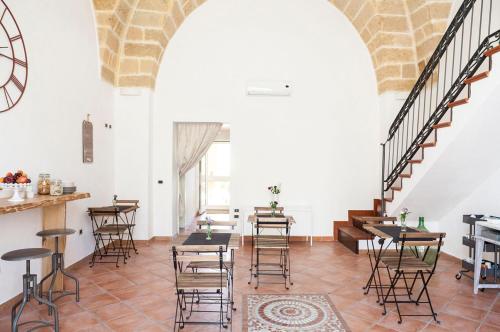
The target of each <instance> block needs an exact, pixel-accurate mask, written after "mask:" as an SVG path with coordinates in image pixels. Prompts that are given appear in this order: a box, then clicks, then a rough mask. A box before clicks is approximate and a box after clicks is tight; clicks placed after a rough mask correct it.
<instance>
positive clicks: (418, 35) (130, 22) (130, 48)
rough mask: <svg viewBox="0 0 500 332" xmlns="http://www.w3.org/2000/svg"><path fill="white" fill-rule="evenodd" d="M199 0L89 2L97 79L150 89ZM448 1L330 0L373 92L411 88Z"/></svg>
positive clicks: (443, 26)
mask: <svg viewBox="0 0 500 332" xmlns="http://www.w3.org/2000/svg"><path fill="white" fill-rule="evenodd" d="M205 1H206V0H93V4H94V10H95V15H96V22H97V29H98V36H99V47H100V57H101V76H102V78H103V79H104V80H106V81H108V82H110V83H111V84H113V85H114V86H120V87H149V88H152V89H154V86H155V80H156V76H157V74H158V69H159V65H160V63H161V59H162V56H163V54H164V51H165V48H166V47H167V45H168V42H169V40H170V39H171V38H172V37H173V35H174V34H175V31H176V30H177V29H178V27H179V26H180V25H181V24H182V22H183V21H184V19H185V18H186V17H187V16H188V15H189V14H191V13H192V12H193V11H194V10H195V9H196V8H197V7H198V6H200V5H202V4H203V3H204V2H205ZM208 1H210V0H208ZM452 1H453V0H330V2H331V3H332V4H333V5H334V6H336V7H337V8H338V9H339V10H340V11H342V12H343V13H344V14H345V15H346V17H347V18H348V19H349V20H350V21H351V23H352V24H353V26H354V27H355V28H356V30H357V31H358V32H359V34H360V36H361V38H362V39H363V41H364V42H365V44H366V46H367V48H368V50H369V52H370V55H371V58H372V62H373V67H374V69H375V72H376V76H377V83H378V90H379V93H383V92H386V91H408V90H410V89H411V87H412V86H413V84H414V82H415V80H416V78H417V76H418V74H419V72H420V70H421V69H422V68H423V67H424V66H425V63H426V61H427V59H428V58H429V57H430V55H431V54H432V52H433V51H434V48H435V47H436V45H437V43H438V42H439V39H440V38H441V36H442V34H443V33H444V31H445V30H446V27H447V24H448V16H449V15H450V10H451V3H452Z"/></svg>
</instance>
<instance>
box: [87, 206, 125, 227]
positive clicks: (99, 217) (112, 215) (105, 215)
mask: <svg viewBox="0 0 500 332" xmlns="http://www.w3.org/2000/svg"><path fill="white" fill-rule="evenodd" d="M88 213H89V216H90V220H91V222H92V229H93V231H94V232H95V231H96V230H97V229H98V228H99V227H101V226H103V225H116V226H117V227H118V223H119V222H118V218H119V215H120V211H119V210H118V209H116V208H114V207H98V208H95V207H90V208H88ZM110 220H111V222H108V221H110Z"/></svg>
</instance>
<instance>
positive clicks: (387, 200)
mask: <svg viewBox="0 0 500 332" xmlns="http://www.w3.org/2000/svg"><path fill="white" fill-rule="evenodd" d="M384 201H386V202H389V203H391V202H392V201H393V199H392V198H384Z"/></svg>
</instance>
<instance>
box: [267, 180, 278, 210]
mask: <svg viewBox="0 0 500 332" xmlns="http://www.w3.org/2000/svg"><path fill="white" fill-rule="evenodd" d="M267 190H269V191H270V192H271V201H270V202H269V206H270V207H271V215H272V216H273V217H274V216H275V215H276V208H277V207H278V202H279V196H280V193H281V185H277V186H269V187H267Z"/></svg>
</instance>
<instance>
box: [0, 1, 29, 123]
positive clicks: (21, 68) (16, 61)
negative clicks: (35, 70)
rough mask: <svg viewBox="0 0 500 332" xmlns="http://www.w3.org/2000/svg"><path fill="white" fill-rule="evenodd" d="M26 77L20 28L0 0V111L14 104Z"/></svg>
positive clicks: (8, 108)
mask: <svg viewBox="0 0 500 332" xmlns="http://www.w3.org/2000/svg"><path fill="white" fill-rule="evenodd" d="M27 79H28V59H27V56H26V48H25V47H24V40H23V36H22V35H21V30H19V26H18V25H17V22H16V20H15V19H14V16H13V15H12V12H11V11H10V9H9V8H8V7H7V5H6V4H5V2H4V1H3V0H0V113H1V112H5V111H8V110H10V109H12V108H13V107H14V106H16V104H17V103H18V102H19V100H20V99H21V97H22V96H23V93H24V90H25V88H26V81H27Z"/></svg>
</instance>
